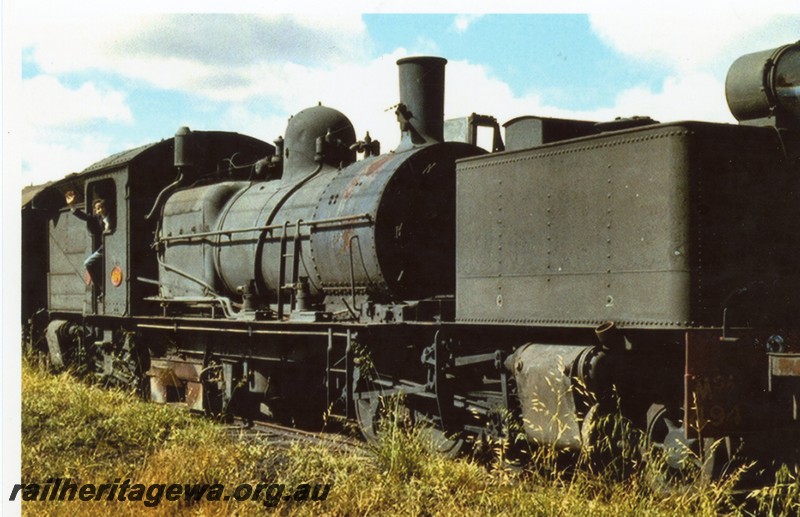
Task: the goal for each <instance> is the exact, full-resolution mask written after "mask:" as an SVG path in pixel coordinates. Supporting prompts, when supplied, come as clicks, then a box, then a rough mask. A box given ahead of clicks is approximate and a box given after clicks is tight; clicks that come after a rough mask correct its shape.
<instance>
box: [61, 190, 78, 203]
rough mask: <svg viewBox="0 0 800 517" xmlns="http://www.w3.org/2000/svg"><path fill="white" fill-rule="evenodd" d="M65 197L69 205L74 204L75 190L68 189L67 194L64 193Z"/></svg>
mask: <svg viewBox="0 0 800 517" xmlns="http://www.w3.org/2000/svg"><path fill="white" fill-rule="evenodd" d="M64 199H65V200H66V201H67V204H68V205H72V203H74V202H75V191H73V190H68V191H67V193H66V194H64Z"/></svg>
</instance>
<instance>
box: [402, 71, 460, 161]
mask: <svg viewBox="0 0 800 517" xmlns="http://www.w3.org/2000/svg"><path fill="white" fill-rule="evenodd" d="M445 64H447V60H446V59H444V58H441V57H407V58H404V59H400V60H398V61H397V66H398V68H399V71H400V105H399V106H398V108H397V111H396V114H397V120H398V121H399V122H400V130H401V131H402V140H401V143H400V146H399V147H405V146H408V145H421V144H428V143H435V142H441V141H442V140H444V129H443V128H444V66H445Z"/></svg>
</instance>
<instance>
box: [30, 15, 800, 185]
mask: <svg viewBox="0 0 800 517" xmlns="http://www.w3.org/2000/svg"><path fill="white" fill-rule="evenodd" d="M626 13H628V14H625V15H623V14H621V13H619V12H618V13H611V14H608V13H598V14H593V15H591V18H590V19H591V24H592V27H593V28H594V30H595V31H596V33H597V34H598V35H600V37H601V38H602V39H603V41H605V42H606V43H607V44H608V45H610V46H611V47H613V48H614V49H615V50H617V51H619V52H621V53H623V54H625V55H627V56H631V57H633V58H634V59H637V60H642V61H643V62H650V63H658V64H659V65H660V66H663V67H665V70H668V71H669V74H668V76H667V78H666V79H665V80H664V81H663V83H662V84H659V85H656V86H655V87H649V86H637V87H634V88H631V89H629V90H626V91H621V92H619V93H618V94H617V95H616V97H615V98H613V99H609V103H608V104H606V105H605V106H602V107H599V108H597V109H594V110H585V111H574V110H567V109H564V108H563V107H560V106H556V105H548V104H545V103H544V102H543V101H542V98H541V97H540V96H539V95H538V94H537V92H535V91H532V92H530V93H527V94H524V95H515V94H514V92H513V91H512V90H511V88H510V87H509V86H508V84H507V83H505V82H504V81H503V80H502V79H500V78H498V77H497V76H496V75H494V74H493V73H492V72H491V70H490V69H489V68H488V67H487V66H483V65H478V64H475V63H470V62H467V61H454V60H453V61H450V63H449V64H448V65H447V84H448V88H447V93H446V103H445V111H446V113H445V115H446V117H456V116H465V115H469V114H470V113H472V112H477V113H481V114H488V115H494V116H495V117H497V119H498V120H499V122H500V123H503V122H506V121H508V120H509V119H511V118H513V117H516V116H520V115H525V114H535V115H542V116H552V117H564V118H580V119H586V120H610V119H613V118H614V117H617V116H632V115H649V116H652V117H654V118H656V119H659V120H662V121H671V120H678V119H686V118H690V119H701V120H710V121H731V120H732V118H731V117H730V115H729V114H728V110H727V107H726V106H725V101H724V92H723V86H722V85H723V82H724V74H725V72H726V70H727V67H728V65H729V64H730V63H731V62H732V60H733V59H734V58H735V57H737V56H738V55H741V54H743V53H746V52H752V51H757V50H762V49H765V48H770V47H771V46H777V45H779V44H783V43H787V42H791V41H794V40H795V39H796V38H797V30H796V29H797V27H798V23H796V22H798V17H797V16H784V17H774V16H772V15H764V16H761V15H756V16H749V15H748V16H745V15H743V14H741V13H739V12H737V11H732V12H730V13H728V14H721V15H719V16H716V17H714V16H708V15H700V14H698V15H697V16H691V17H690V16H680V17H678V16H674V15H670V14H669V13H666V14H663V13H658V14H657V15H653V14H645V13H637V12H636V11H634V10H626ZM457 21H459V23H461V24H462V25H461V27H464V28H467V27H468V26H469V23H471V22H472V21H474V18H471V17H464V18H459V17H457ZM31 22H32V23H31V24H30V25H29V26H27V27H25V31H23V32H24V33H25V36H24V37H25V38H27V39H26V43H27V49H28V50H27V51H26V53H25V55H26V56H27V57H28V58H29V59H33V60H35V62H36V64H37V65H38V66H39V67H40V68H41V69H42V70H44V71H45V72H46V73H50V74H60V73H67V72H69V73H72V74H75V73H95V72H101V73H112V74H117V75H119V76H122V77H125V78H129V79H132V80H134V81H136V84H138V85H143V86H142V87H144V85H151V86H152V87H153V88H157V89H162V90H171V91H176V92H181V93H185V94H188V95H191V96H192V97H193V104H199V105H202V104H203V102H206V103H207V104H209V105H214V106H216V107H218V108H219V109H218V110H217V112H219V111H220V110H221V111H222V113H224V115H223V116H222V117H221V119H219V120H215V121H213V122H208V123H207V124H212V125H211V127H199V126H198V124H195V123H193V121H192V120H188V121H186V122H187V123H190V124H191V125H192V126H193V128H194V129H222V130H231V131H237V132H240V133H245V134H252V135H253V136H256V137H257V138H261V139H263V140H267V141H271V140H272V139H274V138H275V137H277V136H278V135H282V134H283V133H284V130H285V125H286V121H287V119H288V117H289V115H291V114H293V113H296V112H297V111H299V110H301V109H304V108H305V107H308V106H312V105H316V104H317V103H318V102H321V103H323V104H324V105H326V106H330V107H333V108H336V109H339V110H341V111H342V112H343V113H345V114H346V115H347V116H348V117H349V118H350V119H351V121H352V122H353V125H354V127H355V129H356V134H357V136H358V138H363V136H364V134H365V132H366V131H370V134H371V136H372V137H373V138H377V139H379V140H381V142H382V148H383V150H384V151H386V150H389V149H392V148H394V147H395V146H396V145H397V142H398V139H399V131H398V129H397V123H396V120H395V116H394V113H393V110H392V109H391V107H392V106H394V105H395V104H396V103H397V102H398V100H399V99H398V86H397V67H396V65H395V61H396V60H397V59H398V58H401V57H404V56H406V55H409V54H422V53H431V54H438V53H439V50H438V48H439V47H438V45H437V41H436V39H435V38H426V39H423V40H419V41H413V42H409V45H411V47H410V48H409V49H405V48H399V49H397V50H395V51H393V52H391V53H388V54H385V55H382V56H378V57H373V58H369V57H367V56H369V55H370V54H371V52H370V48H371V47H370V43H369V40H368V35H367V33H366V28H365V27H364V24H363V22H362V20H361V19H360V17H359V16H357V15H355V14H354V15H350V16H345V17H331V16H319V17H309V16H303V17H302V18H300V17H292V16H278V17H274V16H255V17H254V16H252V15H248V16H246V17H236V16H234V17H231V16H217V15H201V16H197V15H194V16H190V15H182V16H179V15H170V16H163V15H161V16H145V17H142V16H138V17H128V18H124V19H123V18H121V17H116V18H113V19H111V18H109V19H97V18H89V19H84V18H79V17H76V18H75V19H68V20H64V19H59V20H58V23H53V21H52V20H50V21H48V20H47V19H43V20H39V19H37V20H31ZM34 22H35V23H34ZM711 27H714V28H715V30H710V28H711ZM720 27H725V30H724V31H723V30H720ZM767 28H769V30H766V29H767ZM634 66H635V65H634ZM463 85H469V87H463ZM24 89H25V90H26V91H27V95H28V98H31V99H37V105H34V106H33V109H32V110H31V111H30V113H27V114H26V117H27V122H28V124H29V126H30V128H31V129H30V130H29V131H27V132H26V133H27V135H29V136H31V137H32V138H33V139H34V140H35V142H32V143H30V144H29V145H26V146H25V147H24V150H23V152H24V162H25V164H26V170H31V171H40V170H49V171H53V170H56V168H57V167H60V168H58V171H59V172H58V173H56V174H55V176H53V177H58V176H61V175H63V174H64V173H65V172H68V171H72V170H80V169H82V168H83V167H85V166H86V165H88V164H89V163H91V162H92V161H94V160H96V159H100V158H102V157H104V156H105V155H107V154H109V152H115V151H118V150H120V149H121V148H120V145H121V144H119V143H118V142H117V144H116V146H115V147H114V148H113V149H109V148H108V146H109V145H110V144H111V142H110V141H108V140H107V139H105V138H102V137H95V138H87V139H83V140H79V139H75V138H74V137H72V136H71V135H68V134H67V133H59V134H54V133H50V134H47V133H45V132H44V131H45V130H46V129H47V128H52V127H55V126H58V125H59V124H60V123H61V122H63V121H72V122H73V123H75V124H80V123H81V121H84V122H86V121H90V120H105V121H113V122H126V121H130V120H131V117H132V116H133V115H132V114H131V112H130V108H129V107H127V106H126V104H125V102H126V101H125V97H124V96H123V95H122V94H121V93H120V92H114V91H112V90H104V89H102V88H100V87H99V86H97V84H95V83H92V82H89V81H87V82H86V83H85V84H84V85H83V86H82V87H80V88H76V89H68V88H65V87H64V86H63V85H61V84H60V83H58V82H57V81H55V80H54V79H52V78H51V79H47V78H44V77H40V78H36V79H35V80H30V81H26V83H25V84H24ZM208 101H210V102H208ZM267 106H268V107H269V108H267ZM126 110H127V111H126ZM189 116H190V117H191V116H195V115H193V114H189ZM197 118H198V120H200V115H199V114H197ZM199 124H202V123H199ZM171 129H172V128H168V129H165V130H164V131H166V132H169V131H171ZM163 133H164V132H162V133H160V134H159V136H158V137H161V136H163ZM48 142H52V143H53V146H54V147H53V148H52V149H51V150H50V151H48V150H47V146H48ZM141 143H143V142H134V143H133V145H139V144H141ZM87 156H88V157H89V159H87ZM48 157H50V158H52V160H53V161H52V162H50V163H51V165H49V166H48V165H46V164H45V160H47V159H48Z"/></svg>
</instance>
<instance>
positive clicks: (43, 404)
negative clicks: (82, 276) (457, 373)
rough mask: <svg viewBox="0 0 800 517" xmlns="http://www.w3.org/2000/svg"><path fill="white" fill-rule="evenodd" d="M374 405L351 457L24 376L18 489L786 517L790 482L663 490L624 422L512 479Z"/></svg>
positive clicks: (178, 510) (64, 507)
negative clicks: (155, 487) (298, 492)
mask: <svg viewBox="0 0 800 517" xmlns="http://www.w3.org/2000/svg"><path fill="white" fill-rule="evenodd" d="M387 406H388V407H389V411H388V412H387V414H386V416H385V419H384V420H383V422H382V430H381V437H380V440H379V442H378V443H377V444H376V445H375V446H374V447H371V448H368V449H365V450H364V451H363V452H347V453H345V452H338V451H334V450H331V449H326V448H324V447H322V446H309V445H307V444H297V445H294V446H292V447H290V448H288V449H287V448H285V447H277V446H276V445H274V444H272V443H270V442H269V441H268V440H263V439H260V440H253V439H245V438H242V439H235V438H232V437H231V436H229V434H228V432H227V431H226V430H225V429H224V428H223V427H222V426H219V425H217V424H214V423H212V422H209V421H207V420H205V419H202V418H196V417H192V416H191V415H189V414H188V413H187V412H185V411H183V410H179V409H177V408H172V407H166V406H159V405H155V404H152V403H145V402H141V401H138V400H136V399H135V398H134V397H133V396H131V395H130V394H126V393H122V392H119V391H107V390H101V389H98V388H95V387H92V386H87V385H86V384H84V383H81V382H79V381H77V380H75V379H74V378H72V377H71V376H70V375H67V374H62V375H59V376H52V375H49V374H47V373H46V372H43V371H40V370H39V369H37V368H35V367H31V366H30V365H24V367H23V407H22V412H23V414H22V426H23V427H22V435H23V444H22V446H23V458H22V461H23V472H22V481H23V482H26V481H27V482H31V481H40V482H41V481H43V480H46V479H48V478H51V477H62V478H65V477H69V478H71V479H73V480H76V481H78V482H81V483H98V484H99V483H106V482H109V481H113V480H114V479H116V478H123V479H125V478H130V479H132V480H133V481H135V482H138V483H144V484H151V483H214V482H220V483H225V484H226V486H235V485H236V484H238V483H253V484H255V483H259V482H268V483H274V482H280V483H285V484H286V486H297V485H299V484H301V483H309V484H311V485H312V486H313V485H314V484H316V483H322V484H324V483H331V484H332V486H331V489H330V493H329V494H328V497H327V499H326V500H325V501H306V502H298V503H295V502H291V501H290V502H284V501H281V502H279V503H278V504H277V505H276V506H275V507H273V508H271V509H270V508H265V506H264V505H263V504H262V502H260V501H246V502H238V501H201V502H196V503H192V504H189V503H186V502H184V501H180V502H179V501H176V502H168V501H162V502H161V504H160V505H158V506H157V507H155V508H147V513H148V514H150V513H153V514H155V515H231V514H236V515H262V514H264V513H265V511H270V510H271V511H275V512H279V513H282V514H291V515H313V516H317V515H459V516H472V515H475V516H478V515H481V516H483V515H585V514H588V515H593V516H594V515H599V516H604V515H608V516H612V515H613V516H619V515H622V516H637V517H638V516H662V515H663V516H666V515H669V516H672V515H708V516H712V515H719V514H734V515H735V514H744V515H747V514H758V515H761V514H773V515H785V514H791V513H796V512H797V510H798V504H800V481H798V479H799V477H800V476H799V475H798V471H797V470H789V469H784V470H783V471H782V473H781V474H779V476H778V478H777V480H776V482H775V484H774V486H770V487H767V488H765V489H762V490H760V491H756V492H753V493H752V494H751V495H750V497H749V498H747V499H746V500H737V499H734V498H733V496H732V495H733V484H734V482H735V480H736V479H737V475H739V474H740V473H741V471H740V472H738V473H735V474H734V475H733V476H732V477H730V478H727V479H725V480H722V481H720V482H711V481H708V480H705V479H703V478H702V477H701V476H696V477H687V478H684V479H682V483H683V484H682V485H681V488H680V489H667V490H665V489H664V485H663V484H662V482H663V481H664V477H663V471H664V470H663V469H664V465H663V464H661V465H659V462H658V460H657V459H651V460H649V461H647V462H644V461H642V458H641V455H640V454H639V452H640V449H639V448H638V447H637V448H636V450H634V449H624V448H623V449H620V447H621V444H625V443H637V442H636V441H635V440H634V439H631V438H630V437H626V434H627V433H634V432H635V431H634V430H632V429H631V428H630V426H629V425H628V424H627V423H626V422H625V421H616V422H615V421H609V422H607V423H602V422H601V424H602V426H603V427H604V428H606V429H611V430H612V431H614V432H613V433H610V436H612V437H613V438H612V439H610V440H608V441H606V442H604V441H603V440H599V441H598V444H597V446H596V447H597V449H595V450H594V451H592V453H591V455H590V456H582V457H578V458H576V457H574V456H572V457H565V454H564V453H563V451H557V450H555V449H553V448H552V447H546V446H537V445H528V446H527V450H526V453H527V454H526V455H527V456H528V457H529V458H530V463H528V464H527V466H526V467H525V468H520V466H519V465H518V464H517V463H516V462H512V461H509V458H508V456H507V451H508V446H509V444H507V443H502V442H497V443H491V442H487V443H486V444H485V448H486V449H488V452H489V453H491V454H484V455H483V458H482V459H483V461H477V460H476V459H475V458H459V459H456V460H452V459H445V458H443V457H441V456H439V455H437V454H435V453H434V452H432V451H431V449H430V447H428V444H427V443H426V439H427V437H428V436H429V435H428V434H427V433H426V432H425V429H424V428H420V427H419V426H414V425H410V423H409V420H408V417H407V413H406V412H404V411H403V408H402V404H401V401H399V400H395V401H394V402H393V403H390V404H387ZM514 432H515V433H521V432H522V430H521V429H516V431H514ZM604 447H608V449H607V450H604V449H603V448H604ZM622 447H627V446H625V445H622ZM484 452H486V451H484ZM605 453H607V454H605ZM613 455H616V456H613ZM598 457H599V458H600V459H601V460H602V459H603V458H612V461H606V462H603V461H598ZM620 458H623V459H625V461H624V462H623V461H619V460H620ZM23 510H24V511H25V512H26V513H28V512H31V513H35V514H37V515H40V514H44V515H61V514H66V513H69V514H76V513H77V514H79V515H114V516H117V515H120V514H122V515H128V514H131V515H132V514H139V513H141V512H142V511H143V510H144V508H143V506H142V504H141V503H140V502H139V503H137V502H119V501H91V502H60V503H59V502H52V503H50V502H48V503H44V502H26V503H23Z"/></svg>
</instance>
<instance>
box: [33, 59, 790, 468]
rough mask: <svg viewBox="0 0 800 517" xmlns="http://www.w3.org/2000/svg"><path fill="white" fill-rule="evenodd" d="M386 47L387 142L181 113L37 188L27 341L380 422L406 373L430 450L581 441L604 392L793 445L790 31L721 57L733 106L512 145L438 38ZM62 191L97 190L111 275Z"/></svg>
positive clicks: (136, 384) (670, 414) (208, 396)
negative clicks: (156, 130)
mask: <svg viewBox="0 0 800 517" xmlns="http://www.w3.org/2000/svg"><path fill="white" fill-rule="evenodd" d="M398 65H399V67H400V93H401V101H400V104H399V105H398V107H397V111H396V114H397V117H398V121H399V122H400V127H401V133H402V136H401V142H400V144H399V146H398V147H397V148H396V149H394V150H393V151H391V152H389V153H385V154H380V145H379V144H378V143H377V142H374V141H372V140H370V139H369V136H368V134H367V137H365V138H364V140H362V141H357V140H356V137H355V132H354V131H353V129H352V126H351V125H350V123H349V121H348V120H347V118H346V117H345V116H344V115H342V114H341V113H339V112H337V111H336V110H332V109H330V108H326V107H323V106H317V107H313V108H310V109H308V110H305V111H303V112H300V113H299V114H298V115H296V116H295V117H293V118H292V119H290V121H289V126H288V127H287V132H286V135H285V136H286V138H285V139H283V138H281V139H279V140H277V141H276V142H275V145H274V146H273V145H270V144H267V143H265V142H262V141H260V140H257V139H254V138H251V137H247V136H244V135H239V134H235V133H222V132H199V131H191V130H189V129H188V128H181V129H180V130H179V131H178V133H177V134H176V135H175V138H173V139H168V140H163V141H162V142H159V143H156V144H151V145H148V146H144V147H141V148H138V149H135V150H131V151H127V152H124V153H120V154H117V155H114V156H111V157H109V158H107V159H105V160H102V161H100V162H98V163H96V164H94V165H92V166H91V167H89V168H87V169H86V170H85V171H83V172H82V173H80V174H73V175H70V176H67V177H66V178H64V179H63V180H59V181H56V182H53V183H50V184H47V185H42V186H39V187H35V188H33V189H31V190H29V191H27V192H25V193H24V194H23V209H22V224H23V232H22V235H23V242H22V253H23V258H24V260H23V276H22V282H23V308H22V309H23V310H22V315H23V321H24V323H26V325H27V326H28V328H29V329H30V340H29V345H30V346H31V347H32V348H34V349H39V350H42V351H44V352H45V353H46V354H47V355H48V357H49V359H50V362H51V364H52V365H54V366H55V367H64V366H67V365H69V364H78V365H81V367H83V368H86V369H88V370H90V371H92V372H93V373H94V374H95V375H96V376H98V377H99V378H100V379H102V380H104V381H105V382H108V383H113V384H118V385H124V386H128V387H133V388H136V389H139V390H141V391H142V392H146V393H147V394H148V395H149V397H150V398H151V399H152V400H154V401H157V402H179V403H182V404H185V405H186V406H187V407H188V408H190V409H192V410H197V411H203V412H206V413H210V414H240V415H244V416H246V417H251V418H253V417H259V416H264V415H266V416H269V417H272V418H276V419H278V420H281V421H283V422H288V423H291V424H294V425H298V426H319V425H320V424H321V423H322V420H323V417H324V416H325V415H327V416H329V417H339V418H341V419H345V420H355V421H356V422H357V423H358V425H359V427H360V429H361V431H362V433H363V434H364V436H365V437H366V438H368V439H374V438H376V436H377V435H378V433H379V429H380V417H381V412H382V406H383V404H384V400H385V398H386V397H388V396H391V395H393V394H399V393H402V394H403V396H404V400H405V404H406V406H407V407H408V411H409V414H410V415H411V416H412V418H413V419H414V420H416V421H420V422H423V423H424V424H425V425H426V426H428V428H429V429H430V433H429V435H430V438H431V442H432V444H433V445H434V446H435V447H436V448H437V449H439V450H441V451H442V452H445V453H453V454H454V453H457V452H458V451H460V450H462V448H463V447H464V446H465V445H469V444H470V443H474V442H477V441H480V440H482V439H486V438H493V439H509V433H510V431H509V426H510V425H518V426H521V427H522V428H523V429H524V431H525V434H526V436H527V438H528V440H530V441H531V442H534V443H546V444H550V445H553V446H556V447H558V448H563V449H568V450H587V449H591V448H592V447H593V446H594V445H595V444H596V443H597V442H598V440H600V439H602V438H603V436H602V435H603V432H604V429H603V425H602V420H603V418H604V417H605V416H606V415H608V414H610V413H611V412H613V411H614V410H616V409H619V411H621V413H622V414H623V415H624V416H625V417H626V418H628V419H629V420H630V421H631V422H632V424H633V425H634V426H636V427H638V428H639V429H641V430H642V431H643V432H644V433H645V434H646V436H647V438H648V439H649V441H650V442H655V443H656V444H659V445H660V446H661V448H662V450H664V451H665V453H666V454H667V457H668V459H669V461H670V463H671V464H674V465H676V466H677V465H678V464H679V463H681V462H682V461H684V460H686V458H687V457H688V456H692V457H696V458H700V461H701V463H702V466H703V467H704V468H705V469H706V470H707V471H709V472H712V473H720V472H721V471H722V470H723V469H724V466H725V464H726V463H727V461H728V460H729V459H730V458H731V457H732V456H733V455H734V454H738V455H743V456H746V457H748V458H757V459H761V460H763V461H765V462H771V461H773V460H776V459H781V460H783V461H794V458H795V457H796V454H797V453H798V452H800V451H798V450H797V447H796V445H795V444H796V443H798V441H797V437H798V430H800V426H798V419H800V416H798V410H797V407H798V403H797V400H798V397H800V332H798V328H797V325H796V322H795V321H794V319H795V318H796V315H797V314H798V311H797V309H798V308H800V271H798V269H797V267H796V265H795V264H794V263H793V260H794V258H795V257H797V256H798V251H800V232H798V231H795V230H796V228H795V226H796V224H797V223H796V221H800V213H799V212H800V203H798V201H799V200H798V199H797V197H798V195H800V176H798V171H800V167H799V165H800V136H799V135H800V131H799V129H800V110H798V108H797V106H798V97H800V95H798V93H797V88H798V84H800V44H797V43H796V44H793V45H786V46H784V47H780V48H778V49H775V50H771V51H765V52H760V53H756V54H751V55H748V56H744V57H743V58H740V60H738V61H737V62H736V63H734V66H733V67H732V68H731V71H730V72H729V76H728V86H727V88H728V91H727V93H728V97H729V99H728V100H729V105H730V106H731V111H732V112H733V113H734V115H735V116H736V117H737V118H738V119H739V120H740V122H741V124H740V125H738V126H734V125H728V124H711V123H703V122H675V123H668V124H661V123H658V122H656V121H653V120H651V119H648V118H633V119H622V120H616V121H614V122H611V123H594V122H589V121H570V120H560V119H547V118H542V117H520V118H517V119H514V120H512V121H510V122H508V123H507V124H506V125H505V130H506V134H505V136H506V144H507V148H504V146H503V144H502V139H501V138H500V129H499V126H498V124H497V123H496V121H494V119H493V118H491V117H487V116H480V115H475V114H473V115H472V116H471V117H469V118H468V119H466V121H461V122H460V123H454V124H452V125H447V124H445V123H444V121H443V117H442V113H443V96H444V66H445V60H443V59H441V58H431V57H422V58H407V59H403V60H400V61H399V62H398ZM478 125H488V126H489V127H492V128H493V129H494V131H495V136H494V140H493V144H492V149H489V150H488V151H491V152H487V150H483V149H480V148H479V147H477V146H476V145H475V142H474V138H475V137H474V135H475V134H476V132H477V131H476V127H477V126H478ZM451 129H456V130H460V133H461V135H460V137H459V138H458V140H459V141H453V140H452V139H451V140H445V138H444V134H445V133H447V132H449V130H451ZM356 151H359V152H363V153H364V154H365V157H364V159H363V160H360V161H356V160H355V154H356ZM67 190H78V191H79V192H81V193H82V197H83V199H84V200H85V202H86V206H90V203H91V201H92V200H93V199H96V198H98V197H103V198H105V199H106V200H108V201H110V205H111V206H112V209H111V210H112V211H113V215H114V218H115V219H116V230H115V231H114V232H113V233H112V234H110V235H107V236H105V237H104V238H103V239H104V242H103V244H104V248H105V253H104V271H105V274H104V280H103V281H102V282H98V284H101V285H99V286H98V285H94V284H92V283H91V282H87V280H89V279H88V278H86V277H84V275H83V273H82V266H81V262H82V261H83V258H84V257H85V256H86V255H87V254H88V252H89V251H91V249H93V248H94V245H96V244H97V243H91V242H89V240H87V238H86V236H85V230H84V229H83V227H82V223H78V222H77V220H76V218H73V217H71V216H70V214H69V213H68V212H69V211H68V209H67V207H66V206H65V205H64V202H63V194H64V192H65V191H67ZM90 248H91V249H90ZM509 422H514V424H509ZM720 439H722V440H723V442H724V445H723V446H722V447H716V446H715V447H711V446H710V444H711V443H712V442H714V441H717V440H720Z"/></svg>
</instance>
